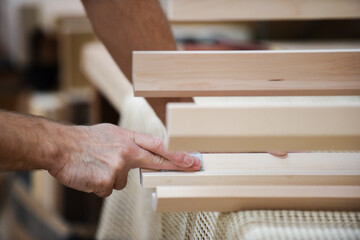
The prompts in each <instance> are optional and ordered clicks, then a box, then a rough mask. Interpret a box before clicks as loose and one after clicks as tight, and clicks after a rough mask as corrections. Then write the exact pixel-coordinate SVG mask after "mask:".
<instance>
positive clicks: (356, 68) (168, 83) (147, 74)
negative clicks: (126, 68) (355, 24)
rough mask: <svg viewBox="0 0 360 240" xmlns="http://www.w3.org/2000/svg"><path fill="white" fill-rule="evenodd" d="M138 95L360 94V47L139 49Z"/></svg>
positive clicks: (135, 57)
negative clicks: (261, 49)
mask: <svg viewBox="0 0 360 240" xmlns="http://www.w3.org/2000/svg"><path fill="white" fill-rule="evenodd" d="M133 82H134V91H135V95H136V96H144V97H189V96H271V95H272V96H277V95H279V96H280V95H282V96H291V95H360V49H344V50H267V51H157V52H156V51H149V52H144V51H139V52H134V53H133Z"/></svg>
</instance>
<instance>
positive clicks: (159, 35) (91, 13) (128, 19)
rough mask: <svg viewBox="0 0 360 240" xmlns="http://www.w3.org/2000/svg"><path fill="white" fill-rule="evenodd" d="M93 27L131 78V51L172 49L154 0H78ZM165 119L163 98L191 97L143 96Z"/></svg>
mask: <svg viewBox="0 0 360 240" xmlns="http://www.w3.org/2000/svg"><path fill="white" fill-rule="evenodd" d="M82 2H83V4H84V7H85V9H86V12H87V15H88V17H89V19H90V21H91V23H92V26H93V28H94V31H95V33H96V35H97V36H98V37H99V39H100V40H101V41H102V42H103V43H104V45H105V47H106V48H107V49H108V51H109V52H110V54H111V55H112V57H113V58H114V60H115V62H116V63H117V65H118V66H119V67H120V69H121V70H122V72H123V73H124V75H125V76H126V77H127V78H128V79H129V80H130V81H132V51H135V50H176V44H175V40H174V37H173V35H172V32H171V29H170V26H169V23H168V21H167V18H166V16H165V15H164V13H163V11H162V9H161V7H160V4H159V2H158V0H113V1H110V0H102V1H99V0H82ZM147 101H148V102H149V104H150V105H151V106H152V107H153V109H154V111H155V112H156V114H157V115H158V116H159V117H160V119H161V120H162V121H163V122H165V106H166V103H167V102H183V101H186V102H189V101H192V99H191V98H161V99H160V98H147Z"/></svg>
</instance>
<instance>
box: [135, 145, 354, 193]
mask: <svg viewBox="0 0 360 240" xmlns="http://www.w3.org/2000/svg"><path fill="white" fill-rule="evenodd" d="M202 161H203V165H202V168H203V170H202V171H199V172H177V171H148V170H141V179H142V184H143V186H144V187H146V188H155V187H159V186H196V185H197V186H203V185H205V186H215V185H265V184H266V185H359V186H360V152H354V153H351V152H349V153H289V154H288V156H287V157H286V158H279V157H275V156H273V155H271V154H267V153H250V154H249V153H240V154H221V153H220V154H202Z"/></svg>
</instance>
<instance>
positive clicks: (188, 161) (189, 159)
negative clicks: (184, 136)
mask: <svg viewBox="0 0 360 240" xmlns="http://www.w3.org/2000/svg"><path fill="white" fill-rule="evenodd" d="M193 163H194V160H193V159H192V157H190V156H185V159H184V164H185V166H187V167H190V166H191V165H193Z"/></svg>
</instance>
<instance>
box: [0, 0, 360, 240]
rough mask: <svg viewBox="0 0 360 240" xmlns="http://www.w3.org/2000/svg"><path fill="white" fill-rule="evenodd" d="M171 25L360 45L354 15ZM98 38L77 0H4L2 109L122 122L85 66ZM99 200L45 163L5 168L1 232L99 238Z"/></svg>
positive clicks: (213, 33) (197, 46) (268, 40)
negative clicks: (55, 174)
mask: <svg viewBox="0 0 360 240" xmlns="http://www.w3.org/2000/svg"><path fill="white" fill-rule="evenodd" d="M163 2H166V0H165V1H163ZM172 28H173V32H174V35H175V37H176V40H177V42H178V46H179V49H183V50H189V51H191V50H260V49H263V50H266V49H287V48H289V49H297V48H298V49H303V48H314V49H315V48H318V47H319V46H320V45H321V46H326V47H327V48H332V47H335V48H341V47H342V46H345V47H348V48H355V47H354V46H357V48H359V45H360V42H359V39H360V21H359V20H357V19H355V20H354V19H348V20H305V21H303V20H302V21H295V20H292V21H251V22H250V21H249V22H244V21H241V20H236V21H209V22H200V21H197V20H194V21H186V22H183V21H173V22H172ZM96 42H97V39H96V36H95V35H94V33H93V31H92V28H91V25H90V23H89V21H88V20H87V18H86V16H85V13H84V10H83V7H82V5H81V2H80V1H79V0H0V109H3V110H8V111H16V112H21V113H28V114H35V115H41V116H44V117H46V118H50V119H53V120H56V121H62V122H67V123H71V124H96V123H100V122H109V123H114V124H117V123H118V121H119V117H120V118H121V113H119V111H118V110H116V109H115V108H114V106H113V105H112V104H111V103H109V101H108V100H107V99H106V97H104V96H103V95H102V94H101V93H100V92H99V91H98V90H97V89H96V88H95V87H94V86H93V85H92V84H91V82H90V81H89V79H88V76H87V73H86V71H84V68H83V64H82V63H83V61H84V58H85V57H86V56H87V55H86V54H85V53H84V49H86V46H90V45H94V44H98V45H99V44H100V43H99V42H98V43H96ZM103 51H105V50H103ZM0 134H1V133H0ZM102 201H103V200H102V199H101V198H98V197H97V196H95V195H94V194H87V193H83V192H78V191H76V190H72V189H69V188H67V187H64V186H62V185H60V184H59V183H58V182H57V181H56V180H55V179H54V178H52V177H51V176H50V175H49V174H48V173H47V172H45V171H28V172H17V173H4V172H1V173H0V234H1V235H0V239H5V240H8V239H9V240H12V239H14V240H15V239H16V240H22V239H24V240H30V239H94V238H95V233H96V229H97V224H98V220H99V215H100V212H101V206H102Z"/></svg>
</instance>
